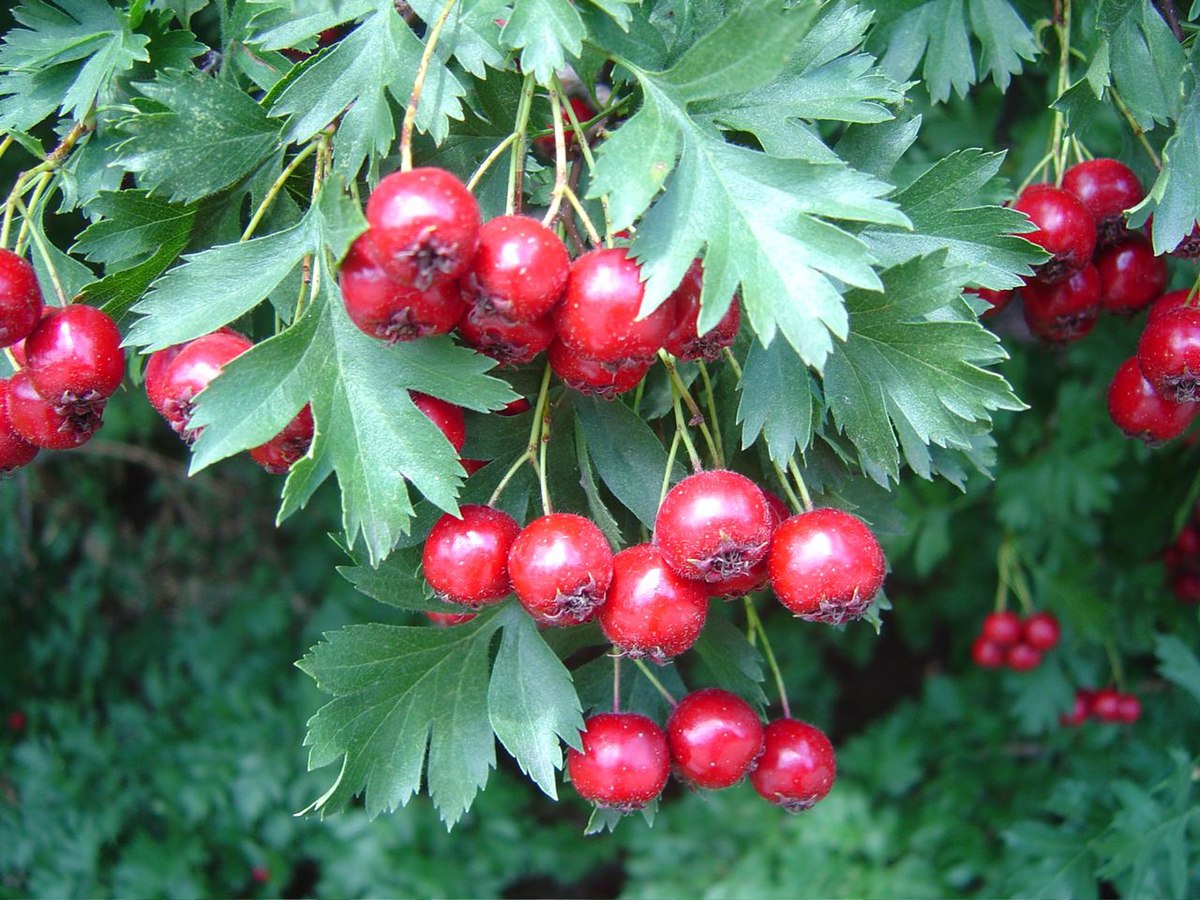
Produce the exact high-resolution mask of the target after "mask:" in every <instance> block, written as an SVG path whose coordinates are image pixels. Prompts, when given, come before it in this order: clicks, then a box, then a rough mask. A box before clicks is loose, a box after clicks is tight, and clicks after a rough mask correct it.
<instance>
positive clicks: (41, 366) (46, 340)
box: [25, 304, 125, 406]
mask: <svg viewBox="0 0 1200 900" xmlns="http://www.w3.org/2000/svg"><path fill="white" fill-rule="evenodd" d="M25 371H26V372H27V373H28V374H29V382H30V384H32V385H33V388H34V390H36V391H37V392H38V394H40V395H41V396H42V397H43V398H44V399H45V400H47V401H49V402H51V403H55V404H59V405H72V406H76V405H79V404H82V403H90V402H94V401H97V400H103V399H105V398H107V397H110V396H112V393H113V392H114V391H115V390H116V389H117V388H118V387H119V386H120V384H121V379H122V377H124V375H125V351H124V350H122V349H121V332H120V331H118V330H117V325H116V323H115V322H114V321H113V320H112V319H111V318H109V317H108V315H107V314H105V313H103V312H101V311H100V310H98V309H96V307H94V306H85V305H83V304H73V305H71V306H54V307H51V308H49V309H47V310H46V312H45V313H44V314H43V315H42V318H41V320H40V321H39V322H38V323H37V325H35V326H34V328H33V331H32V332H30V334H29V337H27V338H25Z"/></svg>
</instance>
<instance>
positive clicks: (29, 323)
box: [0, 249, 43, 347]
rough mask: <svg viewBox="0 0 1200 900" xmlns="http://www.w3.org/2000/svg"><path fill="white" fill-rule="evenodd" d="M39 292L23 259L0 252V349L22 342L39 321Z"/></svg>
mask: <svg viewBox="0 0 1200 900" xmlns="http://www.w3.org/2000/svg"><path fill="white" fill-rule="evenodd" d="M42 306H43V301H42V289H41V288H40V287H39V286H38V280H37V275H36V274H35V273H34V271H33V266H31V265H30V264H29V261H28V260H27V259H25V257H23V256H17V254H15V253H13V252H12V251H11V250H4V249H0V347H8V346H11V345H12V344H15V343H17V341H22V340H24V339H25V338H26V337H27V336H28V335H29V333H30V332H31V331H33V329H34V326H36V325H37V323H38V320H39V319H40V318H41V317H42Z"/></svg>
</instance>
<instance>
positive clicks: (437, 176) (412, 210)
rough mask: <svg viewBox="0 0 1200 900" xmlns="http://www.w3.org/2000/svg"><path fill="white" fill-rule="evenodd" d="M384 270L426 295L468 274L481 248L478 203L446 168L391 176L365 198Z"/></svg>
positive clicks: (419, 170) (427, 169)
mask: <svg viewBox="0 0 1200 900" xmlns="http://www.w3.org/2000/svg"><path fill="white" fill-rule="evenodd" d="M367 222H368V223H369V224H370V226H371V228H372V230H373V231H374V240H375V246H376V247H377V248H378V249H379V260H380V263H381V264H382V265H383V268H384V269H386V270H387V272H388V273H389V274H390V275H391V276H392V277H393V278H395V279H397V280H399V281H400V283H401V284H403V285H406V286H408V287H413V288H416V289H417V290H419V291H423V290H425V289H426V288H428V287H429V286H430V285H432V284H434V283H435V282H438V281H454V280H456V279H458V278H459V277H461V276H462V275H463V274H465V273H466V271H467V267H468V266H470V265H471V260H472V259H473V258H474V256H475V251H476V249H477V248H478V247H479V227H480V218H479V204H478V203H476V202H475V198H474V197H472V196H471V192H470V191H468V190H467V188H466V186H465V185H464V184H463V183H462V182H461V181H459V180H458V179H457V178H455V177H454V176H453V175H451V174H450V173H449V172H447V171H446V170H445V169H436V168H420V169H412V170H411V171H408V172H393V173H392V174H391V175H388V176H386V177H385V178H384V179H383V180H382V181H380V182H379V185H378V186H377V187H376V188H375V190H373V191H372V192H371V196H370V197H369V198H367Z"/></svg>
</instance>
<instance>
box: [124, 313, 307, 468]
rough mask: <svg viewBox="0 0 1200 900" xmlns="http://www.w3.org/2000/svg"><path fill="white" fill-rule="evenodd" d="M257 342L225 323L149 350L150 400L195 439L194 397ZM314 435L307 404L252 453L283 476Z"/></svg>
mask: <svg viewBox="0 0 1200 900" xmlns="http://www.w3.org/2000/svg"><path fill="white" fill-rule="evenodd" d="M253 346H254V343H253V342H252V341H251V340H250V339H249V338H247V337H245V336H244V335H241V334H239V333H238V332H236V331H234V330H233V329H231V328H222V329H220V330H219V331H214V332H212V333H211V334H206V335H204V336H203V337H198V338H196V339H195V340H191V341H188V342H186V343H183V344H174V345H172V346H170V347H166V348H164V349H162V350H158V351H156V352H155V353H152V354H150V359H149V360H147V362H146V369H145V372H144V375H143V382H144V384H145V388H146V397H147V399H148V400H149V401H150V405H151V406H153V407H154V409H155V410H156V411H157V412H158V414H159V415H160V416H162V417H163V418H164V419H166V420H167V423H168V424H169V425H170V426H171V428H172V429H173V430H174V431H175V433H176V434H178V435H179V436H180V437H181V438H182V439H183V440H184V442H186V443H187V444H189V445H190V444H192V443H193V442H194V441H195V440H196V438H197V437H198V436H199V431H200V430H199V429H197V428H194V427H193V426H192V413H193V412H194V410H195V404H196V397H197V396H198V395H199V394H200V392H201V391H203V390H204V389H205V388H206V387H208V385H209V383H210V382H211V381H212V380H213V379H214V378H216V377H217V376H218V375H220V374H221V371H222V368H223V367H224V366H225V365H226V364H227V363H229V362H230V361H231V360H233V359H236V358H237V357H239V356H241V355H242V354H243V353H245V352H246V351H247V350H249V349H250V348H251V347H253ZM312 436H313V417H312V410H311V409H309V407H308V406H307V405H305V407H304V408H303V409H301V410H300V412H298V413H297V414H296V416H295V418H293V419H292V421H291V422H289V423H288V424H287V425H286V426H285V427H284V429H283V431H281V432H279V434H277V435H275V437H273V438H271V440H269V441H267V442H266V443H265V444H260V445H259V446H257V447H255V448H253V449H252V450H251V451H250V456H251V457H252V458H253V459H254V461H255V462H256V463H258V464H259V465H260V466H262V467H263V468H264V469H266V470H267V471H268V472H270V473H272V474H275V475H282V474H285V473H286V472H287V471H288V469H290V468H291V467H292V464H293V463H294V462H295V461H296V460H298V459H300V458H301V457H302V456H304V455H305V454H306V453H308V448H309V445H310V444H311V443H312Z"/></svg>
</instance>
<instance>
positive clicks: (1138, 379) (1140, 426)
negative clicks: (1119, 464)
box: [1108, 357, 1200, 444]
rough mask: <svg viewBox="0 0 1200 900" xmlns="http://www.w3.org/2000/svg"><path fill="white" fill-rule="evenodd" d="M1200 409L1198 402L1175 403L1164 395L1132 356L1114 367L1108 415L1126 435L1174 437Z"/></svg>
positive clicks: (1158, 439) (1154, 440) (1156, 440)
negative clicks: (1147, 377)
mask: <svg viewBox="0 0 1200 900" xmlns="http://www.w3.org/2000/svg"><path fill="white" fill-rule="evenodd" d="M1197 412H1200V404H1196V403H1176V402H1175V401H1174V400H1169V399H1167V398H1166V397H1163V396H1162V395H1161V394H1159V393H1158V391H1156V390H1154V387H1153V386H1152V385H1151V384H1150V382H1149V381H1147V380H1146V378H1145V376H1144V375H1142V370H1141V369H1140V368H1139V367H1138V361H1137V359H1136V357H1135V358H1131V359H1127V360H1125V362H1123V363H1121V367H1120V368H1119V369H1117V374H1116V375H1114V376H1113V380H1112V382H1111V383H1110V384H1109V386H1108V415H1109V417H1110V418H1111V419H1112V420H1113V424H1115V425H1116V426H1117V427H1118V428H1120V429H1121V430H1122V431H1123V432H1125V434H1127V435H1129V437H1133V438H1139V439H1141V440H1143V441H1145V442H1146V443H1148V444H1159V443H1162V442H1164V441H1170V440H1174V439H1175V438H1177V437H1179V436H1180V435H1181V434H1183V433H1184V432H1185V431H1187V430H1188V426H1190V425H1191V424H1192V421H1193V420H1194V419H1195V418H1196V414H1197Z"/></svg>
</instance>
